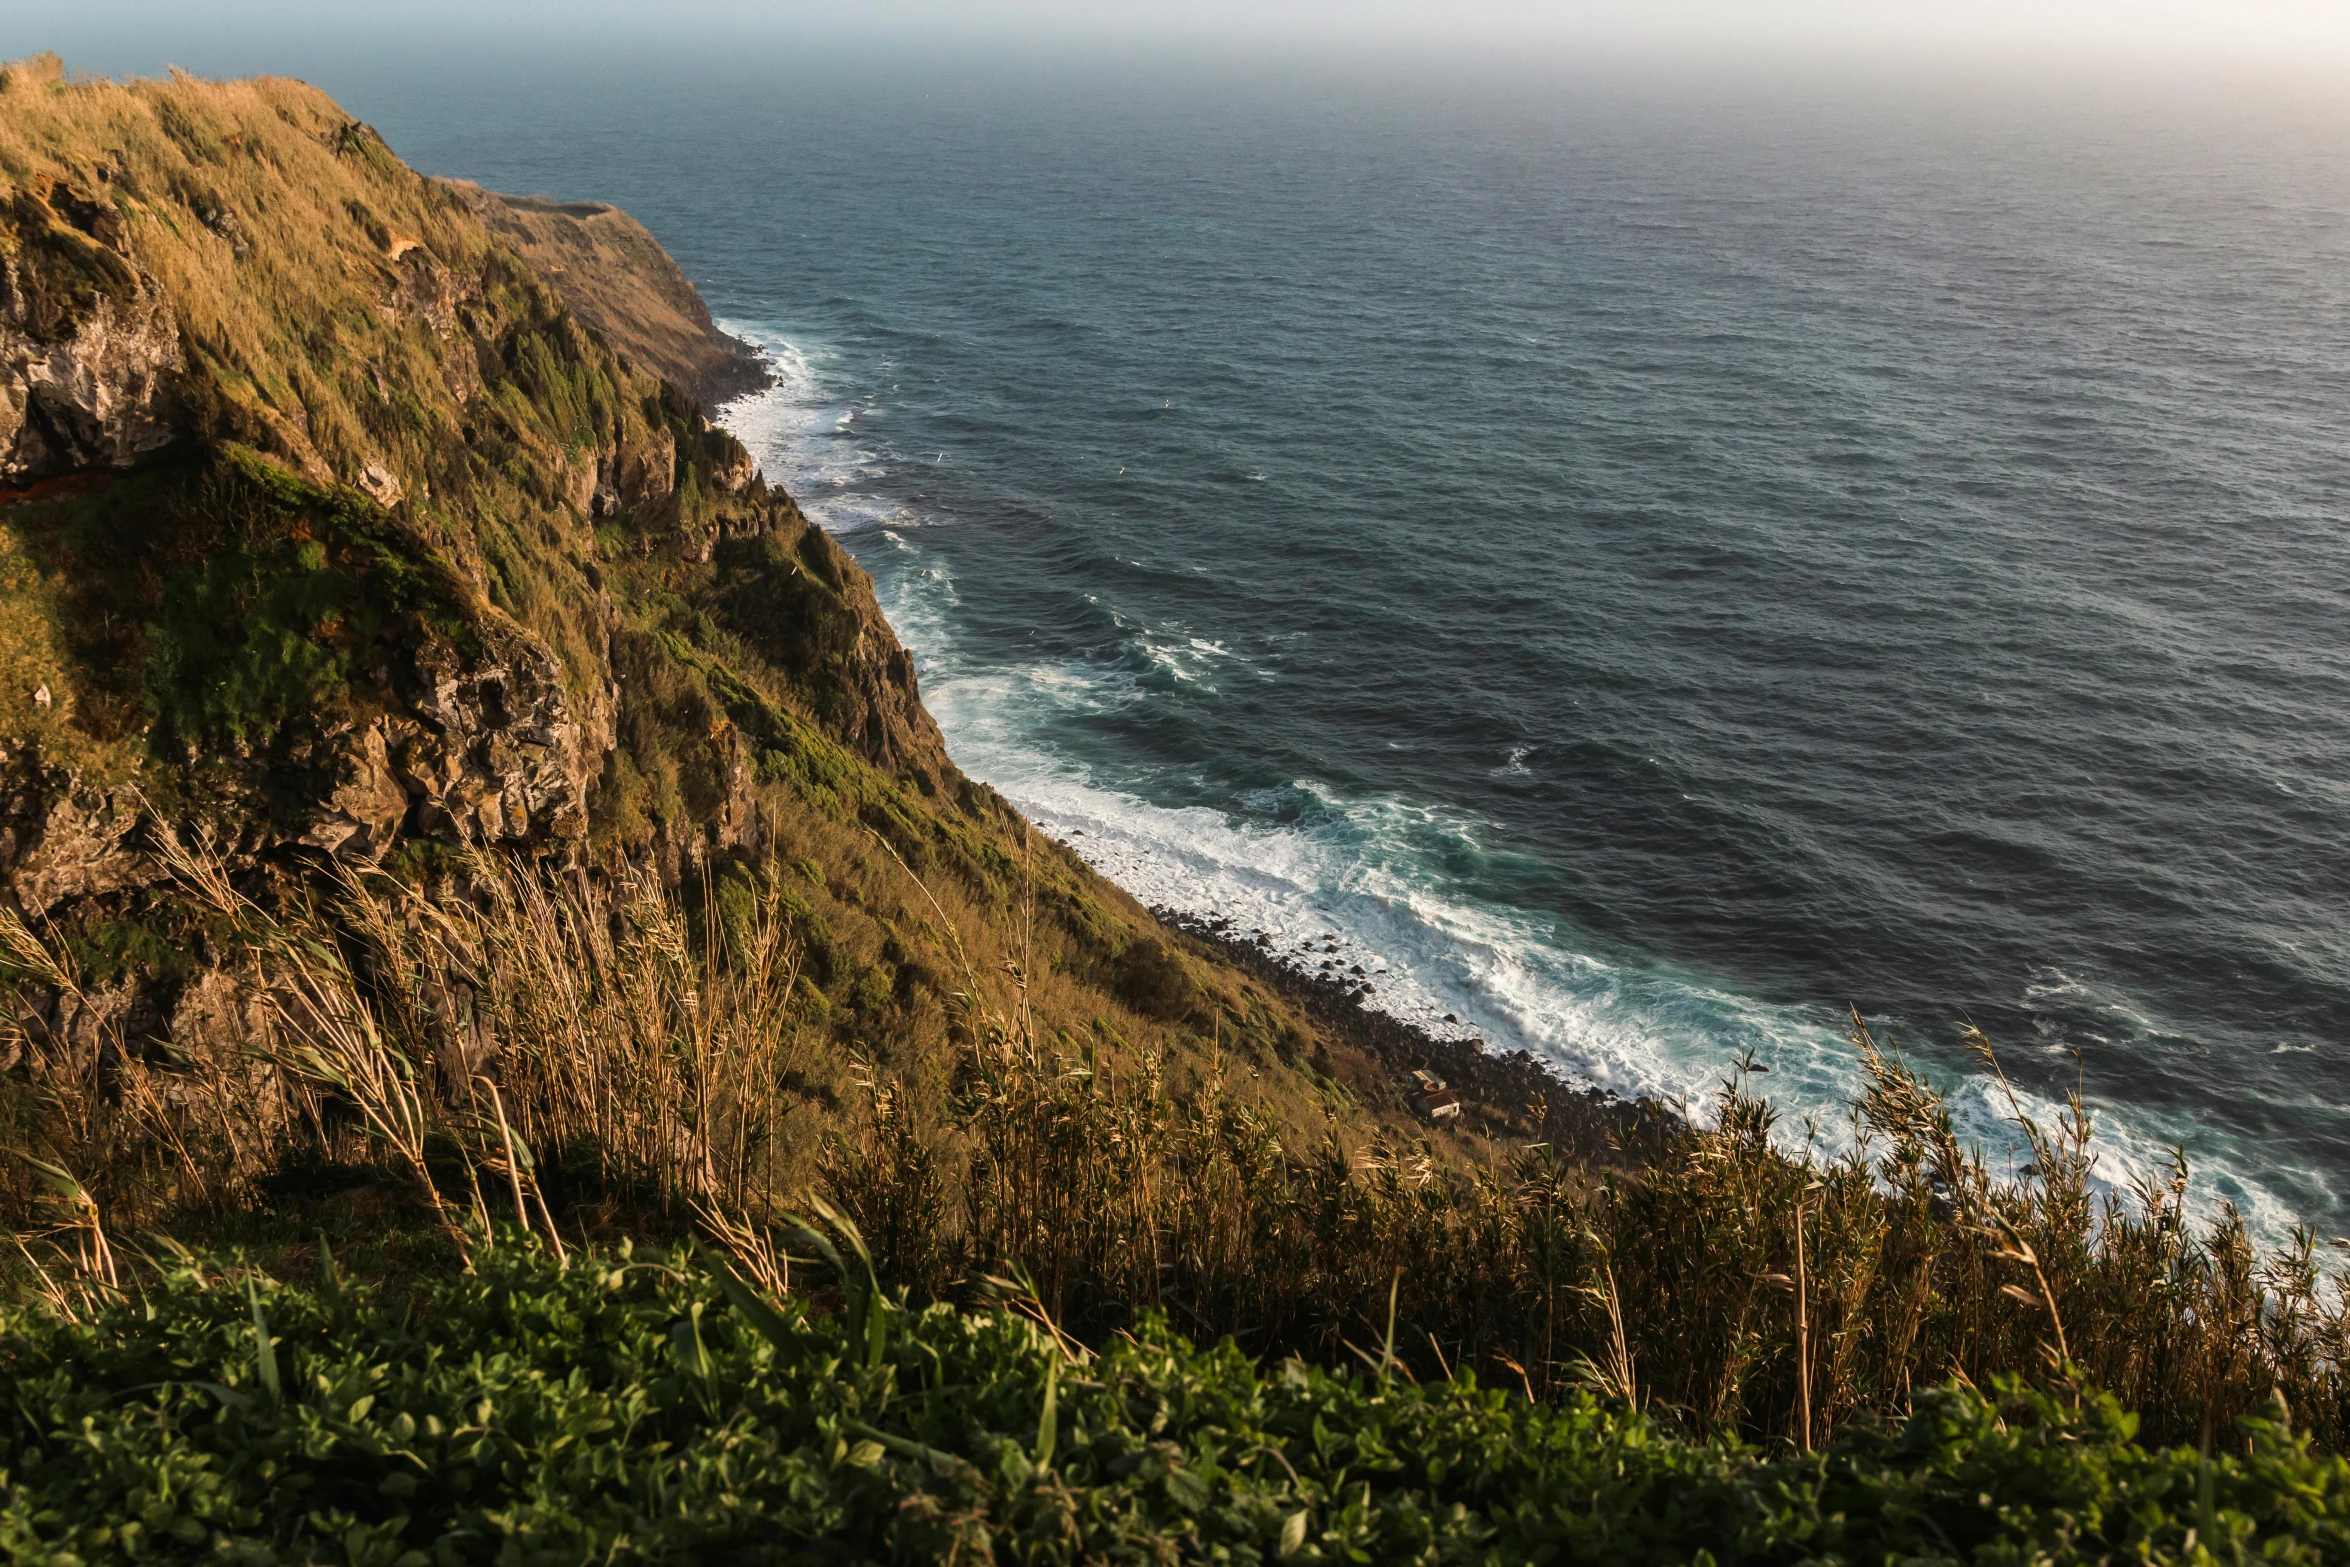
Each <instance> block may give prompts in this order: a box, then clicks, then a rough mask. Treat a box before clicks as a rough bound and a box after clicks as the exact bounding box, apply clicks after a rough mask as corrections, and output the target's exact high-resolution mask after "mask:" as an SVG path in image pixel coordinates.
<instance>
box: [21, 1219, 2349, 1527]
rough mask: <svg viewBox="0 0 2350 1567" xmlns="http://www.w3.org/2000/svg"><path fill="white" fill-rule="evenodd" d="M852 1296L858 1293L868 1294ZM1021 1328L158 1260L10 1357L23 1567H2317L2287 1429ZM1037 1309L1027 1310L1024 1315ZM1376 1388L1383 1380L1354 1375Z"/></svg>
mask: <svg viewBox="0 0 2350 1567" xmlns="http://www.w3.org/2000/svg"><path fill="white" fill-rule="evenodd" d="M851 1268H852V1270H853V1271H851V1273H850V1274H849V1281H850V1283H851V1284H852V1285H855V1284H856V1282H857V1280H858V1279H859V1278H860V1277H862V1276H863V1275H862V1274H861V1272H860V1271H854V1270H855V1265H854V1264H853V1263H852V1265H851ZM1021 1304H1022V1302H1021V1301H1018V1300H1014V1301H1013V1302H1011V1304H1010V1305H1009V1306H1008V1307H1007V1309H1002V1310H997V1311H993V1312H980V1313H972V1312H963V1311H957V1310H954V1309H951V1308H948V1307H944V1306H938V1307H932V1308H930V1309H928V1310H925V1311H912V1310H909V1309H907V1308H905V1307H903V1306H901V1305H898V1304H895V1303H893V1302H892V1301H890V1300H888V1299H886V1298H882V1297H879V1296H878V1294H877V1292H876V1291H874V1290H873V1289H872V1288H871V1287H870V1286H866V1287H861V1288H860V1287H852V1288H850V1289H848V1290H847V1291H846V1295H845V1300H844V1302H843V1308H844V1309H841V1310H838V1311H835V1312H833V1313H831V1314H830V1315H825V1316H818V1315H815V1314H813V1313H811V1312H810V1311H809V1310H808V1309H807V1308H806V1305H805V1303H804V1301H803V1300H801V1299H800V1298H798V1297H797V1296H794V1297H791V1298H786V1299H783V1300H780V1301H777V1300H774V1299H772V1298H764V1297H761V1296H758V1295H755V1294H753V1293H752V1292H751V1291H750V1290H749V1289H748V1288H747V1287H746V1286H744V1285H743V1284H741V1283H740V1282H739V1281H737V1280H735V1279H734V1277H733V1276H732V1275H731V1274H728V1273H725V1272H722V1271H720V1270H719V1269H718V1268H714V1267H713V1266H711V1265H710V1264H708V1263H706V1262H705V1261H704V1260H703V1259H701V1258H698V1257H696V1256H695V1255H694V1254H692V1253H691V1252H690V1251H679V1252H673V1253H665V1254H664V1253H649V1252H636V1253H631V1252H629V1251H627V1250H625V1249H623V1250H621V1251H618V1252H600V1253H596V1254H592V1255H587V1254H582V1255H575V1256H573V1257H572V1258H571V1259H569V1261H568V1262H564V1261H558V1260H556V1259H555V1258H553V1257H551V1256H549V1255H547V1254H546V1253H544V1252H542V1251H540V1250H538V1249H537V1248H536V1247H535V1246H532V1245H529V1244H526V1243H523V1242H521V1241H519V1240H518V1239H516V1238H513V1237H509V1238H508V1239H507V1240H506V1241H505V1242H504V1243H502V1244H500V1245H499V1246H498V1247H497V1248H496V1249H495V1250H493V1251H490V1252H488V1253H487V1254H485V1255H484V1256H483V1257H482V1259H481V1261H480V1265H479V1267H478V1268H477V1269H476V1270H475V1271H474V1272H472V1273H468V1274H463V1275H456V1276H450V1277H445V1278H442V1279H440V1280H436V1281H432V1282H429V1283H426V1284H424V1285H423V1286H422V1287H421V1288H420V1290H419V1291H418V1293H416V1294H415V1295H414V1296H412V1297H410V1298H407V1299H405V1300H398V1301H395V1300H394V1299H392V1298H390V1297H388V1296H385V1295H383V1294H380V1293H375V1292H371V1291H368V1290H366V1289H363V1288H359V1287H354V1286H350V1285H347V1284H342V1283H339V1282H338V1281H337V1280H336V1279H335V1277H334V1274H333V1270H332V1265H331V1263H330V1262H328V1261H327V1260H326V1259H325V1257H324V1256H323V1255H322V1257H321V1267H320V1277H319V1279H318V1281H317V1282H316V1283H315V1284H311V1285H308V1286H301V1285H292V1284H286V1283H281V1282H278V1281H276V1280H273V1279H269V1278H266V1277H262V1276H259V1275H256V1274H254V1273H252V1272H250V1271H247V1270H244V1269H242V1268H240V1267H238V1266H237V1265H235V1264H233V1263H226V1264H224V1263H219V1262H205V1261H199V1260H196V1259H194V1258H183V1259H182V1260H181V1261H180V1262H179V1263H177V1264H176V1265H174V1266H172V1267H171V1268H169V1269H167V1270H166V1271H165V1272H164V1273H163V1274H162V1276H161V1277H159V1278H158V1279H157V1280H156V1282H154V1283H153V1284H152V1285H150V1286H148V1287H146V1288H144V1289H142V1290H139V1291H136V1292H134V1293H132V1294H129V1295H127V1296H123V1297H121V1298H119V1299H117V1300H116V1301H114V1302H113V1303H112V1304H110V1305H108V1306H107V1307H105V1308H104V1309H102V1310H100V1311H99V1312H97V1313H95V1314H93V1315H91V1316H90V1317H89V1318H88V1319H87V1320H79V1321H77V1320H73V1319H71V1318H68V1317H64V1316H60V1315H57V1314H55V1313H52V1312H50V1311H47V1310H45V1309H42V1308H19V1309H15V1310H13V1311H11V1312H10V1313H9V1314H8V1316H7V1317H6V1318H5V1319H4V1322H0V1377H4V1379H5V1381H6V1384H7V1386H8V1387H9V1389H10V1396H9V1397H8V1398H7V1400H6V1401H5V1404H4V1405H0V1550H4V1551H5V1552H6V1553H7V1555H8V1557H9V1559H11V1560H15V1561H26V1562H35V1561H38V1562H50V1563H67V1562H74V1561H80V1562H99V1561H113V1560H124V1561H174V1560H190V1561H192V1560H212V1561H256V1562H259V1561H310V1560H327V1561H343V1560H348V1561H350V1562H353V1563H371V1564H384V1567H391V1564H400V1567H424V1564H426V1563H457V1562H475V1561H480V1562H489V1561H498V1562H540V1561H544V1562H566V1563H571V1562H579V1561H582V1560H590V1559H600V1560H636V1561H644V1560H678V1561H689V1560H690V1561H728V1560H739V1561H754V1560H779V1559H787V1558H788V1559H792V1560H815V1561H821V1560H836V1561H859V1560H919V1561H932V1560H955V1561H994V1560H1002V1561H1021V1562H1068V1561H1079V1560H1101V1561H1114V1560H1160V1561H1164V1560H1177V1559H1183V1560H1192V1559H1198V1560H1223V1561H1234V1562H1249V1561H1269V1560H1294V1561H1351V1562H1373V1561H1376V1562H1414V1561H1424V1562H1455V1561H1459V1562H1466V1561H1492V1562H1517V1561H1576V1562H1600V1563H1609V1562H1616V1563H1646V1562H1686V1561H1712V1562H1715V1563H1720V1564H1724V1567H1727V1564H1730V1563H1763V1562H1774V1563H1775V1562H1789V1563H1792V1562H1851V1563H1862V1562H1868V1563H1878V1562H1895V1561H1900V1562H1984V1563H1990V1562H2036V1561H2058V1562H2124V1561H2127V1562H2180V1563H2199V1562H2234V1561H2239V1560H2259V1561H2263V1562H2312V1563H2314V1562H2321V1561H2329V1560H2333V1561H2338V1560H2342V1559H2344V1556H2345V1554H2346V1553H2350V1465H2346V1464H2345V1463H2344V1462H2343V1461H2342V1460H2339V1459H2332V1458H2320V1457H2316V1456H2313V1455H2312V1454H2311V1453H2310V1452H2309V1451H2308V1450H2307V1449H2306V1447H2305V1446H2304V1445H2303V1444H2301V1443H2300V1442H2299V1441H2297V1440H2296V1439H2295V1438H2294V1437H2293V1436H2292V1435H2291V1434H2290V1432H2289V1431H2288V1430H2287V1429H2286V1428H2285V1427H2284V1425H2283V1424H2282V1423H2281V1422H2273V1423H2269V1422H2263V1423H2255V1424H2254V1425H2253V1426H2252V1427H2251V1428H2250V1430H2249V1433H2248V1434H2249V1435H2250V1437H2251V1447H2250V1453H2249V1456H2246V1457H2240V1458H2239V1457H2231V1456H2221V1457H2215V1458H2211V1459H2203V1458H2200V1457H2198V1455H2197V1454H2196V1453H2195V1452H2193V1451H2191V1450H2178V1451H2171V1452H2156V1451H2148V1450H2146V1449H2143V1448H2141V1447H2139V1446H2137V1445H2135V1444H2134V1442H2133V1441H2132V1435H2133V1430H2134V1422H2133V1421H2132V1420H2131V1419H2130V1417H2128V1416H2127V1415H2125V1414H2123V1413H2121V1412H2120V1411H2119V1409H2118V1408H2117V1407H2116V1406H2115V1405H2114V1404H2113V1403H2112V1402H2111V1401H2110V1400H2108V1399H2105V1398H2102V1397H2099V1396H2096V1395H2094V1394H2089V1393H2086V1392H2083V1391H2080V1390H2078V1389H2076V1390H2074V1392H2073V1393H2071V1394H2062V1393H2060V1394H2056V1395H2049V1394H2040V1393H2028V1392H2024V1391H2022V1390H2020V1389H2017V1388H2013V1387H2008V1388H2002V1389H2001V1390H2000V1392H1999V1393H1998V1395H1997V1396H1996V1397H1986V1396H1984V1395H1982V1394H1980V1393H1978V1392H1975V1391H1973V1390H1971V1389H1967V1388H1963V1387H1950V1388H1946V1389H1942V1390H1939V1391H1936V1392H1933V1393H1930V1394H1928V1395H1925V1396H1923V1397H1921V1398H1920V1400H1919V1401H1918V1404H1917V1408H1916V1411H1915V1413H1914V1414H1913V1415H1912V1416H1910V1417H1909V1418H1908V1419H1907V1420H1906V1421H1905V1422H1903V1423H1901V1424H1899V1425H1896V1426H1889V1427H1883V1428H1863V1429H1857V1430H1855V1431H1853V1432H1849V1433H1847V1435H1846V1436H1845V1437H1843V1438H1842V1439H1840V1440H1839V1442H1838V1443H1837V1444H1836V1445H1835V1446H1834V1447H1833V1448H1832V1449H1831V1450H1829V1451H1827V1452H1826V1453H1824V1454H1819V1455H1799V1454H1790V1455H1782V1456H1777V1457H1766V1456H1763V1455H1760V1454H1758V1453H1757V1452H1756V1451H1755V1450H1753V1449H1750V1448H1745V1447H1742V1446H1739V1445H1736V1444H1734V1443H1718V1444H1700V1443H1688V1442H1682V1441H1678V1440H1675V1439H1674V1438H1672V1437H1671V1436H1669V1435H1668V1434H1666V1433H1665V1432H1664V1431H1663V1430H1662V1429H1661V1428H1659V1427H1657V1426H1655V1425H1653V1424H1652V1423H1650V1422H1649V1421H1648V1420H1646V1419H1645V1418H1643V1417H1641V1416H1639V1415H1637V1414H1631V1413H1626V1412H1622V1411H1620V1410H1617V1409H1614V1408H1611V1407H1608V1406H1604V1405H1602V1404H1601V1403H1599V1402H1597V1401H1595V1400H1594V1399H1593V1398H1591V1397H1590V1396H1588V1395H1584V1396H1581V1397H1578V1398H1575V1399H1572V1400H1570V1401H1568V1402H1566V1403H1564V1404H1562V1405H1560V1406H1557V1407H1551V1408H1546V1407H1543V1406H1538V1405H1534V1404H1530V1403H1528V1402H1526V1401H1524V1400H1523V1399H1521V1398H1519V1397H1516V1396H1514V1395H1509V1394H1505V1393H1501V1392H1496V1391H1493V1390H1490V1389H1486V1388H1481V1387H1479V1386H1478V1385H1477V1384H1476V1382H1475V1381H1474V1379H1473V1378H1471V1377H1469V1376H1466V1375H1463V1376H1461V1377H1459V1378H1457V1379H1453V1380H1448V1381H1443V1382H1437V1383H1431V1384H1429V1385H1413V1384H1412V1383H1410V1382H1409V1381H1408V1380H1407V1379H1406V1378H1404V1377H1401V1376H1397V1375H1389V1376H1387V1377H1381V1376H1377V1375H1373V1374H1369V1373H1368V1372H1366V1373H1363V1374H1356V1375H1351V1376H1339V1375H1332V1374H1330V1373H1328V1372H1325V1371H1321V1370H1315V1369H1310V1368H1308V1367H1306V1366H1304V1365H1302V1364H1300V1363H1299V1362H1296V1361H1285V1362H1282V1363H1280V1364H1277V1365H1272V1366H1261V1365H1259V1364H1257V1363H1256V1362H1253V1361H1251V1360H1250V1359H1249V1358H1248V1357H1246V1356H1245V1355H1243V1354H1241V1353H1240V1352H1239V1351H1237V1350H1235V1349H1234V1348H1232V1347H1231V1346H1230V1345H1229V1344H1226V1345H1222V1346H1219V1347H1217V1348H1213V1349H1206V1350H1202V1349H1196V1348H1194V1347H1192V1346H1191V1345H1189V1344H1188V1343H1186V1342H1185V1341H1184V1340H1182V1339H1181V1338H1179V1337H1177V1336H1175V1335H1174V1334H1172V1333H1171V1332H1169V1331H1168V1330H1167V1329H1166V1328H1165V1326H1164V1324H1163V1322H1161V1321H1158V1320H1156V1319H1153V1320H1149V1321H1146V1322H1144V1323H1143V1324H1141V1329H1142V1330H1141V1331H1140V1332H1139V1333H1137V1334H1135V1335H1132V1336H1128V1337H1123V1338H1121V1339H1120V1340H1119V1341H1117V1342H1116V1343H1114V1344H1113V1345H1111V1346H1110V1347H1109V1348H1107V1349H1106V1350H1104V1351H1103V1352H1102V1353H1101V1354H1100V1355H1098V1356H1087V1355H1085V1354H1084V1353H1083V1352H1082V1351H1079V1352H1077V1356H1076V1358H1072V1356H1071V1355H1070V1354H1068V1353H1065V1352H1064V1350H1063V1348H1062V1347H1061V1343H1060V1340H1059V1339H1058V1337H1057V1335H1056V1334H1055V1333H1054V1332H1053V1331H1052V1330H1051V1329H1050V1327H1049V1325H1044V1326H1040V1325H1039V1323H1038V1322H1037V1321H1036V1320H1035V1319H1034V1316H1033V1315H1023V1314H1022V1312H1021V1310H1020V1309H1019V1307H1020V1306H1021ZM1030 1310H1031V1312H1033V1307H1032V1304H1031V1306H1030ZM1373 1358H1374V1359H1375V1358H1376V1357H1373Z"/></svg>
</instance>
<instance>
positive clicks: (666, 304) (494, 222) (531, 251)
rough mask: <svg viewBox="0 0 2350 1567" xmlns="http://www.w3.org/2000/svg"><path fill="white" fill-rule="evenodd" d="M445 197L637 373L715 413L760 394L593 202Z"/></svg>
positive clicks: (638, 244)
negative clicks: (458, 201) (461, 204)
mask: <svg viewBox="0 0 2350 1567" xmlns="http://www.w3.org/2000/svg"><path fill="white" fill-rule="evenodd" d="M449 183H450V188H451V189H453V190H455V191H456V192H457V193H458V195H460V196H461V197H463V198H464V200H465V203H466V205H467V206H468V207H469V208H470V209H471V210H472V212H473V215H474V216H475V217H477V218H479V219H481V221H482V223H483V224H484V226H486V227H487V228H488V229H489V230H490V232H492V233H494V234H496V235H497V236H498V237H499V238H500V239H502V240H504V241H506V243H507V244H509V245H511V246H513V247H514V252H515V254H516V255H518V256H520V257H522V259H523V260H524V261H526V262H528V263H529V264H530V266H531V267H532V269H533V270H535V271H536V272H537V273H538V274H539V276H541V277H542V278H545V279H546V280H547V282H548V283H549V284H551V285H552V286H553V287H554V289H555V291H556V292H557V293H559V294H561V295H562V296H563V303H564V304H565V305H567V306H569V307H570V310H571V313H572V314H573V315H575V316H577V317H579V319H580V320H582V321H584V322H586V323H587V324H588V325H589V326H591V327H593V328H595V329H596V330H597V331H598V332H601V333H603V334H604V337H605V339H606V341H608V342H610V343H611V345H612V346H613V347H614V348H617V349H618V350H620V352H621V353H622V354H624V355H626V356H627V358H628V360H629V362H630V363H631V364H634V365H635V366H636V367H637V368H638V369H640V370H646V371H650V372H651V373H652V374H654V375H657V376H660V377H662V378H663V379H664V380H668V381H671V382H673V383H675V384H676V385H678V386H680V387H683V388H684V389H685V390H686V391H687V392H688V393H689V394H691V395H692V396H693V397H694V398H695V399H697V400H698V401H699V402H700V403H701V405H702V406H703V407H704V408H716V407H717V406H719V405H720V404H721V403H724V402H726V401H728V400H729V399H731V398H735V397H739V396H741V395H742V394H743V393H745V392H751V391H756V390H758V389H759V388H760V387H762V386H764V385H766V384H767V372H766V370H765V369H764V368H763V367H762V366H761V364H760V362H759V356H758V354H757V353H756V352H754V351H753V350H752V349H751V347H750V346H749V345H748V344H746V343H742V342H738V341H737V340H735V339H734V338H731V337H728V336H727V335H726V334H725V333H723V332H721V331H719V330H718V328H717V326H716V325H715V324H714V323H713V322H712V321H711V320H710V309H709V306H707V305H705V304H703V303H702V296H701V294H700V293H699V292H698V291H697V290H696V289H695V288H694V285H693V283H692V282H691V281H690V280H689V279H688V278H687V277H686V275H685V272H684V270H683V269H682V268H680V267H679V266H678V264H677V263H676V262H675V261H674V260H672V259H671V258H670V255H669V252H668V251H666V250H663V249H662V248H661V243H660V241H658V240H656V239H654V238H653V236H652V235H651V234H650V233H648V232H647V231H646V229H645V226H644V225H643V224H641V223H639V222H638V221H637V220H636V219H634V218H632V217H630V216H629V215H628V214H627V213H625V212H623V211H621V210H620V209H619V208H618V207H613V206H608V205H606V204H605V203H603V202H600V201H565V202H557V201H550V200H548V199H547V198H545V197H543V196H502V195H499V194H498V193H497V192H495V191H487V190H484V189H482V188H481V187H480V186H479V185H476V184H473V183H472V182H470V181H466V180H452V181H450V182H449Z"/></svg>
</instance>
